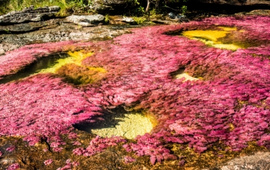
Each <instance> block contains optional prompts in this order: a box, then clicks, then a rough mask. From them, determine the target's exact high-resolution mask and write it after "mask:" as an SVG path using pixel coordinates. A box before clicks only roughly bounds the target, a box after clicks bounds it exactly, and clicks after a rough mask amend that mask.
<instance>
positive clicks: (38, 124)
mask: <svg viewBox="0 0 270 170" xmlns="http://www.w3.org/2000/svg"><path fill="white" fill-rule="evenodd" d="M269 21H270V17H266V16H247V17H223V18H220V17H218V18H215V17H211V18H207V19H205V20H203V21H193V22H188V23H183V24H179V25H170V26H151V27H144V28H138V29H133V30H132V33H131V34H126V35H122V36H119V37H117V38H115V39H114V40H112V41H104V42H95V43H92V42H89V43H88V42H85V43H79V42H59V43H48V44H46V45H40V44H36V45H29V46H25V47H22V48H20V49H18V50H14V51H11V52H9V53H7V54H6V55H4V56H1V57H0V68H1V69H0V79H4V78H5V77H6V76H8V75H11V74H15V73H16V72H18V71H19V70H21V69H22V68H24V67H25V66H27V65H28V64H30V63H32V62H34V61H36V60H37V59H39V58H41V57H49V55H50V54H52V53H56V52H62V51H68V50H76V49H81V48H88V49H91V48H93V50H94V55H92V56H90V57H88V58H85V59H84V60H83V61H82V63H81V65H82V66H83V68H88V67H91V68H92V67H101V68H104V69H105V70H106V71H107V72H106V77H104V78H103V77H102V78H100V79H99V83H98V84H84V85H83V86H75V85H73V84H69V83H67V82H65V81H64V78H63V77H61V75H53V74H38V75H34V76H31V77H27V78H25V79H22V80H18V81H14V82H9V83H5V84H0V128H1V132H0V135H1V136H9V135H10V136H24V139H25V140H26V141H28V142H29V144H30V145H33V144H35V143H37V142H39V141H40V140H41V139H42V140H47V141H48V142H49V144H50V145H51V147H52V148H54V149H56V151H60V150H61V148H62V147H63V146H64V145H66V144H65V143H63V141H62V139H61V137H60V136H61V135H62V134H67V135H68V138H69V139H70V140H75V139H76V138H79V137H78V135H77V134H76V133H75V132H74V131H72V130H73V125H74V124H80V123H89V124H91V123H93V122H95V121H97V120H100V119H102V116H103V114H105V113H104V112H103V110H102V109H103V108H105V109H111V108H115V107H118V106H128V107H133V106H136V108H140V109H143V110H147V111H148V112H150V113H153V115H154V116H155V118H156V119H157V122H158V124H157V126H156V127H155V128H154V129H153V131H152V132H151V133H150V134H145V135H142V136H138V137H137V138H136V139H135V140H134V141H132V142H131V141H127V140H125V139H123V138H121V137H112V138H101V137H98V136H97V137H96V138H94V139H92V141H91V142H90V144H89V146H88V147H84V146H77V144H78V143H76V142H73V143H72V144H73V145H74V146H77V147H76V148H75V149H73V154H75V155H83V156H91V155H94V154H96V153H99V152H102V151H104V150H105V149H106V148H108V147H110V146H115V145H118V144H119V145H121V144H123V147H124V148H125V149H126V150H127V151H129V152H134V153H135V154H136V155H137V156H149V157H150V162H151V163H152V164H154V163H156V162H161V161H162V160H166V159H179V160H180V161H182V162H183V161H184V160H183V159H182V158H177V156H176V155H174V153H173V152H172V150H171V149H170V148H169V147H167V146H168V145H169V144H174V143H177V144H185V146H186V145H188V146H189V147H190V148H193V149H194V150H195V151H197V152H199V153H201V152H205V151H207V149H209V148H210V147H212V146H213V145H214V144H216V143H222V144H225V145H226V146H228V147H230V148H231V149H232V150H236V151H237V150H241V149H243V148H245V147H246V146H247V145H248V143H249V142H252V141H255V142H257V143H258V144H259V145H261V146H265V147H268V148H270V143H269V139H270V134H269V131H270V127H269V124H270V110H269V108H270V107H269V106H270V79H269V75H270V60H269V56H270V44H269V41H270V30H269V29H268V28H269V26H270V22H269ZM216 26H232V27H236V28H237V29H239V30H244V32H243V33H239V34H236V35H235V37H233V38H235V39H237V40H238V41H239V42H243V41H247V42H249V43H250V44H252V45H253V46H250V47H249V46H248V48H246V49H238V50H236V51H230V50H224V49H217V48H213V47H208V46H206V45H205V44H203V43H202V42H199V41H196V40H190V39H188V38H186V37H183V36H180V35H177V36H174V35H173V34H175V33H181V31H184V30H194V29H209V28H216ZM97 49H98V50H97ZM72 68H73V67H72ZM74 68H75V67H74ZM181 69H182V70H184V72H185V73H188V74H189V75H190V76H193V77H196V78H198V80H197V81H183V79H175V78H174V76H173V73H177V72H178V71H179V70H181ZM71 70H72V69H71ZM65 75H67V74H65ZM72 75H73V74H72ZM91 78H92V77H91ZM106 114H109V113H106ZM180 164H184V163H181V162H180ZM71 167H72V165H71V164H67V165H66V168H71ZM63 169H65V167H63Z"/></svg>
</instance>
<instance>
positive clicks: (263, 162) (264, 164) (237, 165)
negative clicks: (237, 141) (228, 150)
mask: <svg viewBox="0 0 270 170" xmlns="http://www.w3.org/2000/svg"><path fill="white" fill-rule="evenodd" d="M219 169H221V170H235V169H239V170H252V169H260V170H269V169H270V152H257V153H255V154H254V155H250V156H242V157H240V158H235V159H233V160H231V161H229V162H227V163H226V164H225V165H224V166H222V167H219Z"/></svg>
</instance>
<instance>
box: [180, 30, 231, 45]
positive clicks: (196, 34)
mask: <svg viewBox="0 0 270 170" xmlns="http://www.w3.org/2000/svg"><path fill="white" fill-rule="evenodd" d="M227 33H228V31H223V30H192V31H184V32H183V35H184V36H186V37H188V38H191V39H193V38H195V39H207V40H211V41H214V42H215V41H217V40H218V39H219V38H223V37H225V36H226V34H227Z"/></svg>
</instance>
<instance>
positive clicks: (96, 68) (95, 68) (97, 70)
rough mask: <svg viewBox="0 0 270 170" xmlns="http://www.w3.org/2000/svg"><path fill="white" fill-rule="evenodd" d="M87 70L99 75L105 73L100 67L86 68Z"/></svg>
mask: <svg viewBox="0 0 270 170" xmlns="http://www.w3.org/2000/svg"><path fill="white" fill-rule="evenodd" d="M87 68H88V69H89V70H92V71H96V72H100V73H107V70H106V69H104V68H102V67H87Z"/></svg>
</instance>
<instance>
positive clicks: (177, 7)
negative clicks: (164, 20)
mask: <svg viewBox="0 0 270 170" xmlns="http://www.w3.org/2000/svg"><path fill="white" fill-rule="evenodd" d="M92 1H93V0H0V4H1V6H0V15H2V14H5V13H7V12H9V11H20V10H22V9H24V8H26V7H30V6H34V8H38V7H44V6H55V5H56V6H59V7H61V11H60V13H59V15H60V16H64V15H67V14H70V13H89V12H94V11H90V8H89V5H91V3H92ZM186 1H187V0H126V2H127V4H132V5H130V6H129V7H128V8H125V9H123V10H124V11H123V14H125V15H127V14H129V15H133V16H144V15H148V16H149V15H151V13H152V12H151V11H155V13H163V12H167V11H174V12H177V13H182V14H184V13H186V11H187V6H186Z"/></svg>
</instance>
